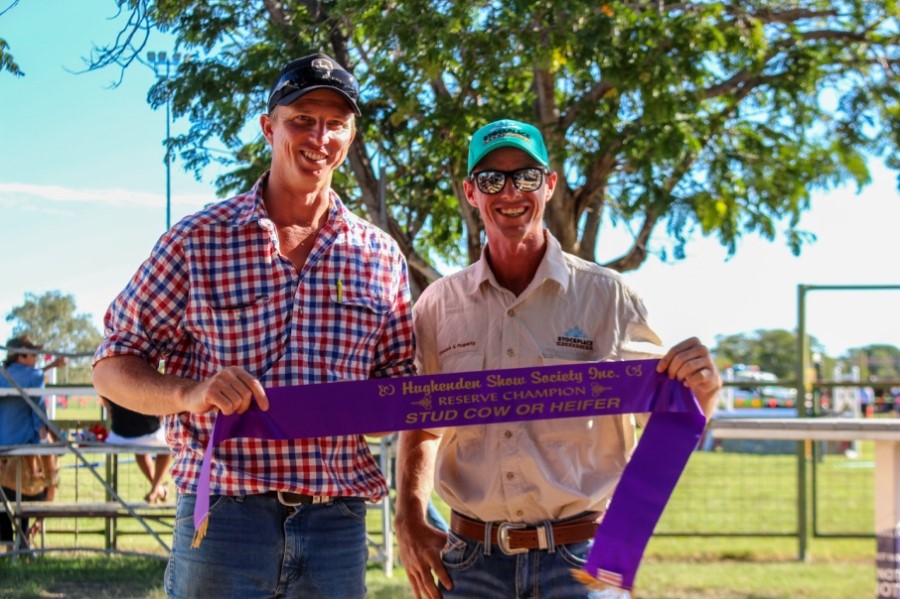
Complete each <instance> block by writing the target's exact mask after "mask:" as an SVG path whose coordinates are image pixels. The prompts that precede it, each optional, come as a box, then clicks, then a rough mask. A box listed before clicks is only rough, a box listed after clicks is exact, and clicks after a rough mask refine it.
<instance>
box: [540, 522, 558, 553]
mask: <svg viewBox="0 0 900 599" xmlns="http://www.w3.org/2000/svg"><path fill="white" fill-rule="evenodd" d="M537 530H538V540H545V541H546V543H547V553H556V539H554V538H553V523H552V522H550V521H549V520H548V521H546V522H544V523H543V526H542V527H541V528H538V529H537ZM541 532H543V533H544V535H543V536H544V537H546V539H541V536H542V535H541V534H540V533H541Z"/></svg>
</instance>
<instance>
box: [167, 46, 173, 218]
mask: <svg viewBox="0 0 900 599" xmlns="http://www.w3.org/2000/svg"><path fill="white" fill-rule="evenodd" d="M170 64H171V63H170V62H169V59H168V58H167V59H166V231H168V230H169V228H170V227H171V226H172V151H171V146H170V144H169V139H170V138H171V133H170V124H169V123H170V121H171V113H170V110H169V103H170V100H171V99H170V97H169V96H170V92H169V65H170Z"/></svg>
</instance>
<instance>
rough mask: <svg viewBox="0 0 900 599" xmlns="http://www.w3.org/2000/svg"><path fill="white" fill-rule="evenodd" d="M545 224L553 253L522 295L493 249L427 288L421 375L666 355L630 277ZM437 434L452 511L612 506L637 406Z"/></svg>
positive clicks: (417, 315)
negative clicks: (569, 249) (569, 244)
mask: <svg viewBox="0 0 900 599" xmlns="http://www.w3.org/2000/svg"><path fill="white" fill-rule="evenodd" d="M545 234H546V238H547V242H548V245H547V250H546V252H545V255H544V258H543V260H542V262H541V264H540V266H539V267H538V270H537V273H536V274H535V277H534V280H533V281H532V283H531V284H530V285H529V286H528V288H527V289H526V290H525V291H524V292H523V293H522V294H521V295H520V296H518V297H516V296H515V295H514V294H513V293H512V292H510V291H508V290H506V289H503V288H501V287H500V286H499V284H498V283H497V281H496V279H495V278H494V275H493V273H492V272H491V270H490V267H489V265H488V263H487V261H486V259H485V254H484V252H482V257H481V259H480V260H479V261H478V262H477V263H475V264H473V265H472V266H470V267H468V268H466V269H465V270H462V271H460V272H457V273H455V274H452V275H449V276H446V277H443V278H442V279H440V280H438V281H436V282H435V283H433V284H431V285H430V286H429V287H428V288H427V289H426V290H425V292H424V293H423V294H422V296H421V297H420V298H419V300H418V301H417V302H416V304H415V306H414V320H415V331H416V338H417V361H418V367H419V372H420V374H437V373H452V372H463V371H474V370H486V369H503V368H520V367H528V366H542V365H555V364H569V363H576V362H590V361H594V362H596V361H600V360H631V359H640V358H653V357H659V356H661V355H662V354H663V353H664V350H663V348H662V342H661V341H660V339H659V337H658V336H657V334H656V333H655V332H654V331H653V330H652V329H651V328H650V326H649V325H648V324H647V312H646V309H645V308H644V305H643V302H642V300H641V298H640V297H639V296H638V295H637V294H636V293H635V292H634V291H632V290H631V289H630V288H629V287H628V286H627V285H626V283H625V282H624V279H623V278H622V276H621V275H619V274H618V273H616V272H615V271H612V270H609V269H606V268H603V267H600V266H598V265H596V264H593V263H590V262H587V261H584V260H582V259H580V258H578V257H576V256H573V255H570V254H567V253H564V252H563V251H562V249H561V247H560V245H559V242H558V241H557V240H556V239H555V238H553V237H552V236H551V235H550V234H549V232H545ZM459 401H460V403H461V405H460V406H458V407H460V408H466V407H476V408H477V407H483V405H484V404H478V403H472V402H473V401H475V402H477V401H478V398H473V397H471V396H465V395H462V396H461V397H460V398H459ZM493 401H497V402H502V401H503V399H502V398H501V397H497V398H495V399H494V400H493ZM470 403H471V405H468V404H470ZM488 405H489V404H488ZM432 432H435V433H437V434H441V435H442V437H441V441H440V446H439V449H438V455H437V462H436V469H435V489H436V490H437V492H438V494H439V495H440V496H441V497H442V498H443V499H444V500H445V501H446V502H447V504H448V505H449V506H450V507H451V508H452V509H454V510H456V511H457V512H459V513H461V514H464V515H467V516H469V517H472V518H477V519H479V520H483V521H512V522H529V523H534V522H539V521H543V520H556V519H560V518H566V517H569V516H574V515H577V514H580V513H582V512H585V511H588V510H591V511H601V512H602V511H605V509H606V506H607V504H608V502H609V498H610V496H611V494H612V492H613V490H614V488H615V485H616V483H617V482H618V480H619V477H620V476H621V474H622V470H623V469H624V468H625V464H626V463H627V461H628V459H629V457H630V455H631V451H632V449H633V447H634V443H635V427H634V417H633V416H632V415H629V414H626V415H622V416H602V417H594V418H565V419H555V420H544V421H532V422H516V423H502V424H491V425H474V426H464V427H454V428H447V429H437V430H433V431H432Z"/></svg>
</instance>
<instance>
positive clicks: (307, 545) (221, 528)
mask: <svg viewBox="0 0 900 599" xmlns="http://www.w3.org/2000/svg"><path fill="white" fill-rule="evenodd" d="M358 98H359V90H358V84H357V82H356V80H355V79H354V77H353V76H352V75H351V74H350V73H349V72H347V71H346V70H344V68H343V67H342V66H341V65H339V64H338V63H337V62H336V61H334V60H333V59H332V58H330V57H328V56H325V55H324V54H314V55H311V56H306V57H303V58H300V59H298V60H295V61H292V62H291V63H289V64H288V65H287V66H285V68H284V69H283V70H282V71H281V73H280V75H279V77H278V79H277V80H276V81H275V83H274V84H273V86H272V88H271V91H270V96H269V103H268V113H267V114H264V115H262V116H261V117H260V125H261V127H262V132H263V135H264V136H265V138H266V140H267V141H268V143H269V144H270V145H271V147H272V161H271V167H270V169H269V171H268V172H266V173H265V174H263V175H262V177H260V179H259V180H258V181H257V182H256V184H255V185H254V186H253V188H252V189H251V190H250V191H248V192H247V193H244V194H241V195H238V196H235V197H233V198H230V199H228V200H225V201H223V202H219V203H217V204H214V205H212V206H209V207H208V208H206V209H204V210H202V211H201V212H198V213H197V214H194V215H192V216H189V217H187V218H185V219H184V220H182V221H181V222H179V223H178V224H176V225H175V226H174V227H173V228H172V229H171V230H170V231H168V232H166V233H165V234H164V235H163V236H162V238H160V240H159V241H158V242H157V244H156V247H155V248H154V249H153V252H152V254H151V255H150V257H149V258H148V259H147V261H146V262H144V264H143V265H142V266H141V267H140V269H139V270H138V271H137V273H136V274H135V275H134V277H133V278H132V279H131V281H130V282H129V283H128V285H127V286H126V287H125V289H124V290H123V291H122V292H121V294H120V295H119V296H118V297H117V298H116V299H115V300H114V301H113V303H112V305H111V306H110V308H109V311H108V312H107V314H106V318H105V325H106V338H105V340H104V341H103V343H102V344H101V346H100V348H99V349H98V350H97V353H96V355H95V357H94V385H95V387H96V389H97V392H98V393H100V394H101V395H104V396H106V397H109V398H110V399H112V400H113V401H115V402H116V403H119V404H120V405H123V406H126V407H128V408H130V409H132V410H136V411H139V412H142V413H147V414H164V415H166V418H165V421H166V432H167V440H168V443H169V445H170V447H171V450H172V453H173V454H174V462H173V466H172V477H173V479H174V481H175V484H176V486H177V487H178V491H179V497H178V507H177V514H178V516H177V521H176V524H175V533H174V537H175V539H174V544H173V549H172V554H171V557H170V560H169V566H168V568H167V571H166V581H165V586H166V593H167V594H168V595H169V596H170V597H198V596H202V597H274V596H279V597H304V598H319V597H321V598H335V597H341V598H357V597H359V598H361V597H364V596H365V567H366V560H367V549H366V536H365V534H366V531H365V515H366V506H365V501H366V500H378V499H380V498H381V497H382V496H384V495H385V494H386V493H387V488H386V485H385V481H384V477H383V476H382V473H381V472H380V470H379V469H378V466H377V463H376V461H375V459H373V456H372V454H371V453H370V451H369V448H368V446H367V445H366V442H365V440H364V439H363V438H362V437H360V436H336V437H321V438H314V439H297V440H287V441H274V440H262V439H248V438H239V439H232V440H229V441H226V442H224V443H222V444H221V445H219V446H217V448H216V450H215V453H214V455H213V461H212V472H211V477H210V490H211V494H212V496H211V498H210V511H209V521H208V531H207V533H206V536H205V537H204V539H203V541H202V542H201V543H200V545H199V547H198V548H191V541H192V538H193V536H194V532H195V531H194V526H193V523H192V518H191V515H192V514H193V511H194V504H195V499H196V492H197V484H198V476H199V472H200V464H201V461H202V457H203V450H204V447H205V446H206V443H207V440H208V439H209V437H210V433H211V431H212V427H213V423H214V422H215V418H216V415H217V414H218V413H219V412H221V413H223V414H232V413H235V412H238V413H241V412H244V411H245V410H247V408H248V407H249V406H250V404H251V402H257V404H258V405H259V407H260V408H261V409H263V410H265V409H267V408H268V400H267V399H266V395H265V391H264V388H265V387H279V386H286V385H301V384H314V383H327V382H334V381H341V380H354V379H366V378H382V377H395V376H406V375H410V374H413V373H414V366H413V353H414V347H413V334H412V319H411V307H410V296H409V286H408V279H407V270H406V263H405V261H404V258H403V256H402V254H401V253H400V250H399V249H398V247H397V245H396V243H395V242H394V241H393V240H392V239H391V238H390V237H389V236H388V235H387V234H385V233H384V232H383V231H381V230H379V229H377V228H376V227H374V226H372V225H371V224H369V223H367V222H366V221H364V220H362V219H360V218H358V217H356V216H354V215H353V214H352V213H350V212H349V211H348V210H347V208H346V207H345V206H344V204H343V203H342V202H341V200H340V198H339V197H338V195H337V194H336V193H335V192H334V191H332V189H331V179H332V175H333V173H334V170H335V169H336V168H338V167H339V166H340V165H341V164H342V163H343V162H344V160H345V158H346V157H347V153H348V151H349V147H350V144H351V143H352V141H353V139H354V136H355V132H356V129H355V117H356V116H357V115H359V109H358V107H357V101H358ZM160 361H164V363H165V368H164V373H163V372H160V371H159V370H158V368H157V365H158V364H159V363H160ZM307 409H315V406H308V405H304V402H303V399H302V397H298V398H297V409H296V417H297V418H303V412H304V410H307Z"/></svg>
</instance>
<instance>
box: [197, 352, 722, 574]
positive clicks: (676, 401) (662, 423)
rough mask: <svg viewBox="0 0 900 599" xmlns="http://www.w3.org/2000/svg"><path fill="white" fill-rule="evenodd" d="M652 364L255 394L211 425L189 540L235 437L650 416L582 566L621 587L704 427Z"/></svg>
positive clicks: (689, 401) (689, 399)
mask: <svg viewBox="0 0 900 599" xmlns="http://www.w3.org/2000/svg"><path fill="white" fill-rule="evenodd" d="M657 363H658V361H657V360H634V361H625V362H593V363H579V364H567V365H561V366H538V367H531V368H516V369H509V370H495V371H479V372H460V373H452V374H435V375H420V376H413V377H404V378H395V379H369V380H361V381H348V382H338V383H328V384H320V385H299V386H294V387H275V388H269V389H266V395H267V396H268V398H269V410H268V411H266V412H263V411H262V410H260V409H258V408H257V407H256V404H255V403H254V404H252V406H251V408H250V409H249V410H247V411H246V412H245V413H244V414H240V415H236V414H233V415H229V416H224V415H221V414H220V415H218V416H217V417H216V422H215V425H214V427H213V431H212V435H211V437H210V439H209V443H208V444H207V446H206V451H205V453H204V456H203V465H202V467H201V470H200V480H199V483H198V488H197V502H196V506H195V511H194V526H195V528H196V529H197V531H198V532H199V531H204V530H205V526H206V525H207V524H208V522H207V521H206V519H207V512H208V511H209V489H210V488H209V477H210V467H211V461H212V452H213V448H214V447H215V446H216V445H218V444H219V443H222V442H223V441H225V440H228V439H233V438H236V437H249V438H258V439H273V440H274V439H300V438H305V437H326V436H332V435H356V434H367V433H378V432H392V431H402V430H411V429H421V428H439V427H449V426H466V425H473V424H491V423H498V422H518V421H526V420H544V419H551V418H573V417H579V416H602V415H612V414H628V413H635V412H638V413H642V412H651V413H653V417H652V418H650V420H649V422H648V424H647V426H646V428H645V430H644V432H643V435H642V436H641V440H640V443H638V445H637V447H636V449H635V451H634V453H633V454H632V457H631V460H630V461H629V463H628V465H627V466H626V467H625V470H624V472H623V473H622V478H621V480H620V481H619V484H618V486H617V487H616V491H615V494H614V495H613V500H612V502H611V504H610V507H609V509H608V510H607V512H606V514H605V516H604V518H603V521H602V522H601V523H600V526H599V528H598V529H597V535H596V537H595V542H594V545H593V548H592V550H591V553H590V555H589V556H588V560H587V563H586V564H585V567H584V571H585V573H586V574H588V575H589V576H590V577H591V578H592V579H594V580H596V581H599V582H600V583H602V584H605V585H609V586H614V587H618V588H622V589H631V588H632V587H633V585H634V579H635V576H636V575H637V569H638V566H639V565H640V561H641V558H642V556H643V554H644V550H645V549H646V546H647V543H648V542H649V540H650V537H651V536H652V534H653V529H654V528H655V527H656V523H657V521H658V520H659V517H660V516H661V515H662V511H663V509H664V508H665V506H666V503H667V502H668V500H669V496H670V495H671V494H672V491H673V490H674V488H675V485H676V483H677V482H678V478H679V477H680V476H681V472H682V471H683V470H684V467H685V464H686V463H687V460H688V458H689V457H690V455H691V453H692V452H693V450H694V448H696V446H697V444H698V442H699V440H700V436H701V434H702V433H703V429H704V427H705V426H706V417H705V416H704V414H703V411H702V410H701V409H700V406H699V404H698V403H697V400H696V398H695V397H694V395H693V393H691V391H690V390H689V389H688V388H687V387H685V386H684V385H683V384H682V383H680V382H678V381H673V380H671V379H669V378H668V376H666V375H665V374H659V373H657V372H656V365H657ZM202 534H203V533H202V532H200V537H199V538H202ZM199 538H198V540H197V541H198V542H199Z"/></svg>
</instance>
